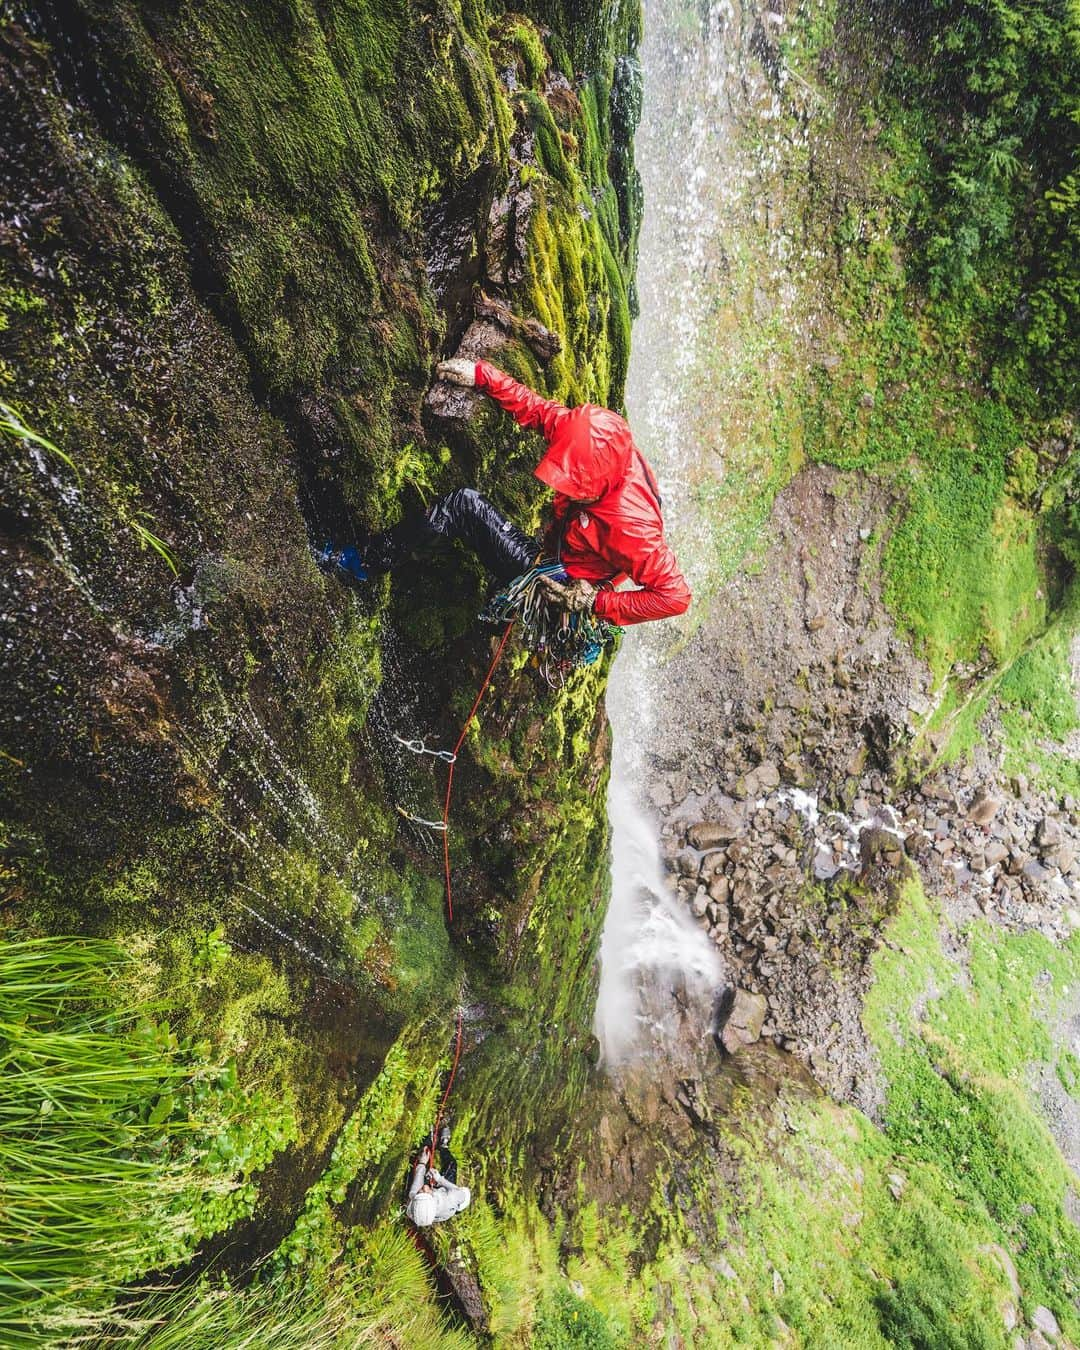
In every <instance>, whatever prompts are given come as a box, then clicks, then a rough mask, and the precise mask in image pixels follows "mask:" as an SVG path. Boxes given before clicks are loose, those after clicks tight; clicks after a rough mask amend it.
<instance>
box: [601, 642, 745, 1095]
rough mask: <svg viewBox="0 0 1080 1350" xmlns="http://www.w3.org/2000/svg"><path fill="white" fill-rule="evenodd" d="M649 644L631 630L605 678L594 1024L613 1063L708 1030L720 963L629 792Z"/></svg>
mask: <svg viewBox="0 0 1080 1350" xmlns="http://www.w3.org/2000/svg"><path fill="white" fill-rule="evenodd" d="M652 664H653V663H652V662H651V661H650V653H649V651H648V648H647V645H646V642H645V640H644V639H643V637H642V636H641V635H640V634H638V633H631V634H629V635H628V637H627V639H626V641H625V643H624V645H623V649H622V651H621V652H620V654H619V658H618V660H617V661H616V662H615V668H614V670H613V671H612V677H611V682H610V684H609V685H608V715H609V717H610V718H611V726H612V732H613V739H614V757H613V762H612V769H611V786H610V788H609V790H608V817H609V819H610V821H611V850H612V865H611V903H610V905H609V908H608V912H607V919H606V921H605V923H604V935H603V938H602V940H601V944H600V993H599V996H598V998H597V1003H596V1018H595V1027H596V1035H597V1037H598V1039H599V1041H600V1047H601V1053H602V1056H603V1060H604V1063H605V1064H606V1065H607V1066H608V1067H609V1068H613V1067H616V1066H618V1065H621V1064H626V1063H629V1062H632V1061H634V1060H636V1059H640V1058H643V1057H644V1056H646V1055H649V1056H655V1055H660V1056H663V1057H664V1058H665V1059H668V1058H671V1057H673V1056H674V1054H675V1053H676V1051H677V1050H678V1049H680V1048H688V1047H690V1046H693V1045H695V1044H697V1043H698V1042H700V1041H701V1040H702V1039H703V1037H704V1036H705V1035H707V1033H708V1031H709V1028H710V1025H711V1020H712V1010H713V1003H714V1000H715V996H716V993H717V990H718V989H719V987H720V986H721V984H722V983H723V967H722V965H721V962H720V958H719V956H718V954H717V952H716V948H715V947H714V946H713V945H712V943H711V942H710V941H709V940H708V938H707V937H706V935H705V933H704V932H703V930H702V929H701V928H700V927H699V926H698V925H697V924H696V923H695V922H694V921H693V919H692V918H691V917H690V914H689V913H688V911H687V908H686V905H685V903H684V902H683V900H682V899H681V898H680V897H679V896H677V895H676V894H675V893H674V892H673V891H672V889H671V887H670V886H669V885H668V883H667V881H666V880H665V878H664V874H663V863H662V861H661V858H660V848H659V843H658V840H657V833H656V823H655V821H653V820H652V819H651V818H650V817H649V815H648V813H647V812H646V811H645V809H644V808H643V806H642V804H641V802H640V801H639V800H638V797H637V794H636V791H635V789H636V787H637V786H638V785H639V784H640V783H641V781H642V767H643V754H642V752H643V750H644V749H645V748H646V746H647V744H648V739H649V738H648V728H649V726H650V723H651V716H650V709H649V704H648V699H647V693H646V691H647V690H648V688H649V683H650V682H649V671H650V669H651V667H652Z"/></svg>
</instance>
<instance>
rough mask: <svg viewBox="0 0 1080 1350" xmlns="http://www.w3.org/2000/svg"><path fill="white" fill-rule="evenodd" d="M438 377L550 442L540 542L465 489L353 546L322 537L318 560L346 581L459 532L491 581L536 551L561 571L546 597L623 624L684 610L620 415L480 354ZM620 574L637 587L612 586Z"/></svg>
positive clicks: (644, 471) (647, 475)
mask: <svg viewBox="0 0 1080 1350" xmlns="http://www.w3.org/2000/svg"><path fill="white" fill-rule="evenodd" d="M437 374H438V376H439V378H440V379H443V380H447V381H449V382H450V383H452V384H459V385H463V386H465V387H468V388H476V389H482V390H484V391H485V392H486V393H488V394H489V395H490V396H491V397H492V398H493V399H494V400H495V402H496V403H498V404H499V405H500V406H501V407H503V408H505V409H506V411H507V412H508V413H510V414H511V416H512V417H513V418H514V419H515V420H516V421H517V422H518V423H520V425H521V426H523V427H534V428H536V429H537V430H538V431H540V432H542V434H543V436H544V439H545V440H546V441H547V452H546V453H545V455H544V456H543V458H542V459H541V460H540V463H539V464H538V465H537V466H536V469H535V473H536V476H537V478H539V479H540V481H541V482H542V483H546V484H547V485H548V486H549V487H551V488H553V489H554V491H555V502H554V515H555V519H554V522H553V524H552V526H551V528H550V529H549V530H548V532H547V536H546V539H545V542H544V546H543V549H542V550H541V549H540V548H539V547H538V545H537V543H536V541H535V540H534V539H532V538H530V537H529V536H528V535H526V534H525V533H524V531H522V530H519V529H518V528H517V527H516V526H515V525H513V524H512V523H511V522H510V521H508V520H506V518H505V517H504V516H502V515H501V514H500V512H498V511H497V510H496V509H495V507H493V506H492V505H491V503H490V502H488V501H487V500H486V499H485V498H484V497H482V496H481V495H480V494H479V493H478V492H476V491H474V490H473V489H471V488H459V489H458V490H457V491H456V492H452V493H450V494H449V495H448V496H446V497H441V498H439V500H438V501H436V502H435V503H434V504H433V505H432V506H431V507H430V508H429V509H428V510H427V512H426V513H425V514H424V515H423V516H420V517H418V518H413V519H407V520H405V521H403V522H402V524H401V525H398V526H395V527H394V528H393V529H392V530H387V531H386V532H385V533H383V534H380V535H375V536H374V537H373V538H371V539H369V540H368V541H367V542H366V543H365V544H363V545H361V546H354V547H350V548H344V549H336V548H335V547H334V546H333V545H331V544H327V545H326V547H325V548H324V549H323V552H322V554H321V555H320V561H321V562H322V563H323V564H324V565H327V566H332V567H334V568H336V569H337V570H338V571H339V572H341V573H343V574H344V575H345V576H346V577H347V578H348V579H351V580H353V581H364V580H366V579H367V577H368V576H369V575H371V574H372V573H377V572H386V571H390V570H392V569H393V568H394V567H395V566H396V565H397V564H398V563H399V562H400V561H402V560H403V559H404V558H405V557H407V556H408V555H409V554H410V553H412V552H413V551H414V550H415V549H416V548H418V547H419V546H421V545H423V544H424V543H425V542H428V541H429V540H433V539H435V538H443V539H455V538H457V539H463V540H464V541H465V542H466V543H467V544H469V545H471V546H472V548H473V549H475V551H476V552H477V554H478V555H479V556H480V559H481V561H482V562H483V563H484V564H485V566H487V567H488V568H489V570H490V571H492V572H493V573H494V574H495V575H496V577H498V579H499V580H500V581H503V582H505V581H509V580H511V579H512V578H513V577H516V576H518V575H519V574H520V573H523V572H525V571H527V570H528V569H529V568H530V567H531V566H532V565H533V564H534V563H535V562H536V560H537V557H538V555H539V553H540V552H544V553H545V554H546V555H547V556H550V557H553V558H557V559H558V560H559V561H560V562H561V563H562V565H563V569H564V571H565V572H566V574H567V576H568V578H569V580H568V581H567V583H566V584H560V583H559V582H556V581H551V580H548V581H546V582H545V588H546V589H547V591H548V594H549V596H550V598H551V600H552V602H553V603H554V604H556V605H557V606H558V607H559V608H560V609H563V610H570V611H571V612H576V613H584V612H592V613H595V614H596V615H597V616H598V617H599V618H602V619H606V620H607V621H608V622H609V623H613V624H618V625H621V626H625V625H626V624H631V623H644V622H645V621H646V620H649V619H666V618H668V617H669V616H670V615H673V614H682V613H683V612H684V611H685V610H686V609H687V608H688V607H689V604H690V588H689V587H688V586H687V584H686V580H685V578H684V577H683V575H682V573H681V572H680V571H679V566H678V563H677V562H676V561H675V555H674V554H673V553H672V551H671V549H670V548H669V547H668V546H667V544H666V543H665V541H664V527H663V521H662V519H661V515H660V493H659V490H658V489H657V486H656V479H655V477H654V476H653V472H652V470H651V469H650V468H649V465H648V464H647V463H646V461H645V457H644V455H642V453H641V451H640V450H638V448H637V446H635V444H634V441H633V437H632V436H631V434H630V428H629V427H628V426H627V424H626V422H625V421H624V420H623V418H621V417H619V416H618V414H617V413H613V412H610V411H608V409H606V408H599V407H596V406H595V405H594V404H591V403H586V404H583V405H582V406H581V407H578V408H566V407H564V406H563V405H562V404H561V403H554V402H552V401H551V400H550V399H545V398H542V397H541V396H540V395H539V394H536V393H534V392H533V391H532V390H531V389H528V388H527V387H526V386H525V385H523V384H519V383H518V382H517V380H514V379H511V377H510V376H509V375H507V374H505V373H504V372H503V371H501V370H498V369H497V368H496V367H495V366H492V365H490V364H489V363H488V362H487V361H476V362H474V361H467V360H464V359H463V358H460V357H458V358H454V359H453V360H450V361H444V362H442V364H441V365H440V366H439V367H438V369H437ZM626 578H629V579H630V580H631V581H633V582H634V583H635V584H636V585H637V587H638V589H637V590H626V591H617V590H615V587H616V586H617V585H619V583H620V582H621V581H623V580H625V579H626Z"/></svg>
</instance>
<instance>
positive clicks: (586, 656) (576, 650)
mask: <svg viewBox="0 0 1080 1350" xmlns="http://www.w3.org/2000/svg"><path fill="white" fill-rule="evenodd" d="M545 577H550V578H551V579H553V580H555V581H560V582H565V581H567V580H569V578H568V576H567V574H566V572H565V570H564V569H563V566H562V564H561V563H559V562H541V563H538V564H537V565H536V566H535V567H531V568H530V569H529V570H528V571H527V572H524V573H523V574H522V575H521V576H519V577H515V578H514V580H513V581H511V582H509V583H508V585H507V586H505V587H504V589H503V590H501V591H499V592H498V593H497V594H496V595H494V596H493V597H492V599H491V600H490V601H489V602H488V604H487V607H486V608H485V609H484V611H483V613H482V614H481V615H480V618H481V619H482V620H484V621H485V622H487V623H505V624H506V627H505V628H504V629H503V634H502V637H501V638H500V639H499V645H498V646H497V647H496V648H495V655H494V656H493V657H492V658H491V664H490V665H489V666H488V668H487V672H486V673H485V675H484V678H483V680H482V681H481V683H480V689H479V691H478V693H477V695H476V698H475V699H474V700H473V705H472V707H471V708H470V709H469V715H468V717H466V719H465V723H464V725H463V726H462V728H461V734H460V735H459V736H458V738H457V741H456V742H455V744H454V748H453V750H452V751H450V752H449V754H448V753H447V752H446V751H445V750H435V751H433V750H428V749H427V747H426V746H425V745H424V743H423V741H422V740H420V741H408V740H405V739H403V738H402V737H400V736H397V737H395V739H396V740H397V741H398V742H399V743H400V744H401V745H403V746H404V747H405V748H406V749H407V750H411V751H412V752H413V753H414V754H428V755H433V756H435V757H437V758H439V759H442V760H445V762H446V765H447V773H446V796H445V797H444V798H443V813H442V821H441V823H440V824H434V823H433V822H430V821H421V820H419V819H418V818H417V817H415V816H411V815H409V813H408V812H406V811H401V814H402V815H403V816H405V817H406V819H408V820H414V821H416V822H417V823H418V824H424V825H430V826H431V828H433V829H437V830H441V833H442V837H443V881H444V884H445V887H446V922H447V926H448V927H449V926H451V925H452V924H453V922H454V889H453V881H452V877H451V869H450V805H451V802H452V801H453V795H454V768H455V766H456V764H457V757H458V754H459V753H460V751H461V747H462V746H463V745H464V744H465V737H466V736H467V735H468V734H469V728H470V727H471V726H472V721H473V718H474V717H475V716H476V711H477V709H478V708H479V707H480V702H481V700H482V699H483V697H484V695H485V694H486V693H487V691H488V686H489V685H490V684H491V679H492V676H493V675H494V674H495V670H496V667H497V666H498V664H499V662H500V660H502V654H503V652H504V651H505V650H506V644H507V642H508V641H509V639H510V634H511V632H512V631H513V628H514V624H515V622H518V623H520V624H521V635H522V643H523V645H524V646H525V648H526V649H527V650H528V651H531V652H534V653H535V654H536V655H537V657H538V659H539V662H540V668H541V670H542V671H543V673H544V677H545V679H546V680H547V682H548V684H549V685H551V686H552V687H553V688H555V687H557V686H558V685H560V684H561V683H562V682H563V680H565V678H566V676H567V674H568V673H569V672H570V671H571V670H574V669H577V668H578V667H581V666H591V665H592V664H593V663H594V662H595V661H597V660H598V659H599V657H600V654H601V652H602V651H603V650H604V648H605V647H606V646H607V645H608V644H609V643H611V642H613V641H614V640H615V638H616V636H617V635H618V633H619V631H620V630H619V629H618V628H616V627H615V626H614V625H613V624H609V623H608V622H607V621H606V620H604V619H600V618H597V617H596V616H595V615H593V614H567V613H562V614H560V613H558V612H557V611H556V610H554V609H553V607H552V605H551V602H550V601H549V599H548V598H547V596H546V595H545V594H544V591H543V587H542V586H541V585H540V582H541V580H542V579H543V578H545ZM398 810H401V808H400V807H399V808H398ZM461 1026H462V1013H461V1006H460V1000H459V1003H458V1015H457V1032H456V1035H455V1038H454V1061H453V1064H452V1065H451V1067H450V1078H449V1080H448V1081H447V1084H446V1091H445V1092H444V1093H443V1096H442V1101H441V1102H440V1103H439V1109H438V1111H437V1112H436V1114H435V1125H434V1127H433V1128H432V1131H431V1156H432V1158H434V1156H435V1146H436V1143H437V1142H438V1137H439V1125H440V1123H441V1122H442V1116H443V1112H444V1110H445V1109H446V1103H447V1101H448V1100H449V1098H450V1090H451V1088H452V1087H453V1086H454V1078H455V1076H456V1075H457V1067H458V1061H459V1060H460V1058H461Z"/></svg>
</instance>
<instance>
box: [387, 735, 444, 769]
mask: <svg viewBox="0 0 1080 1350" xmlns="http://www.w3.org/2000/svg"><path fill="white" fill-rule="evenodd" d="M391 734H392V735H393V737H394V740H395V741H397V743H398V745H403V746H404V747H405V749H406V750H411V751H412V752H413V754H414V755H430V756H431V757H432V759H441V760H442V761H443V763H444V764H453V762H454V760H455V759H457V755H455V754H454V753H453V752H452V751H450V750H429V749H428V747H427V746H426V745H425V744H424V742H423V741H422V740H420V739H419V738H417V739H416V740H414V741H408V740H406V739H405V737H404V736H399V735H398V734H397V732H396V731H395V732H392V733H391Z"/></svg>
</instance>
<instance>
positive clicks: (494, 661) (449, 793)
mask: <svg viewBox="0 0 1080 1350" xmlns="http://www.w3.org/2000/svg"><path fill="white" fill-rule="evenodd" d="M513 626H514V625H513V622H511V623H508V624H507V625H506V629H505V630H504V632H503V635H502V637H501V638H500V639H499V645H498V646H497V647H496V648H495V655H494V656H493V657H492V658H491V665H490V666H488V668H487V674H486V675H485V676H484V679H483V682H482V683H481V685H480V692H479V693H478V694H477V695H476V698H475V699H474V700H473V705H472V707H471V708H470V709H469V715H468V717H466V719H465V725H464V726H463V727H462V728H461V735H460V736H459V737H458V738H457V743H456V744H455V746H454V749H453V758H452V759H451V760H450V761H449V767H448V770H447V775H446V797H445V799H444V801H443V813H442V824H443V829H442V837H443V879H444V881H445V883H446V916H447V917H446V921H447V924H452V923H453V922H454V893H453V888H452V886H451V884H450V802H451V800H452V798H453V793H454V765H455V763H456V762H457V755H458V751H459V750H460V749H461V747H462V746H463V745H464V744H465V737H466V736H467V735H468V734H469V727H471V726H472V720H473V718H474V717H475V716H476V710H477V708H479V706H480V700H481V699H482V698H483V697H484V695H485V694H486V693H487V690H488V685H490V683H491V677H492V676H493V675H494V674H495V668H496V666H497V665H498V664H499V661H500V660H501V659H502V654H503V651H504V649H505V647H506V643H507V640H508V639H509V637H510V630H511V629H512V628H513ZM460 1058H461V1008H460V1006H459V1007H458V1015H457V1037H456V1040H455V1043H454V1062H453V1064H452V1065H451V1067H450V1078H449V1080H448V1081H447V1084H446V1091H445V1092H444V1093H443V1098H442V1101H441V1102H440V1103H439V1109H438V1111H437V1112H436V1113H435V1125H434V1127H433V1128H432V1131H431V1161H432V1162H433V1163H434V1161H435V1145H436V1143H437V1141H438V1138H439V1124H440V1122H441V1121H442V1114H443V1111H444V1110H445V1109H446V1103H447V1101H448V1100H449V1098H450V1089H451V1088H452V1087H453V1086H454V1078H455V1076H456V1074H457V1067H458V1060H459V1059H460Z"/></svg>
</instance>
